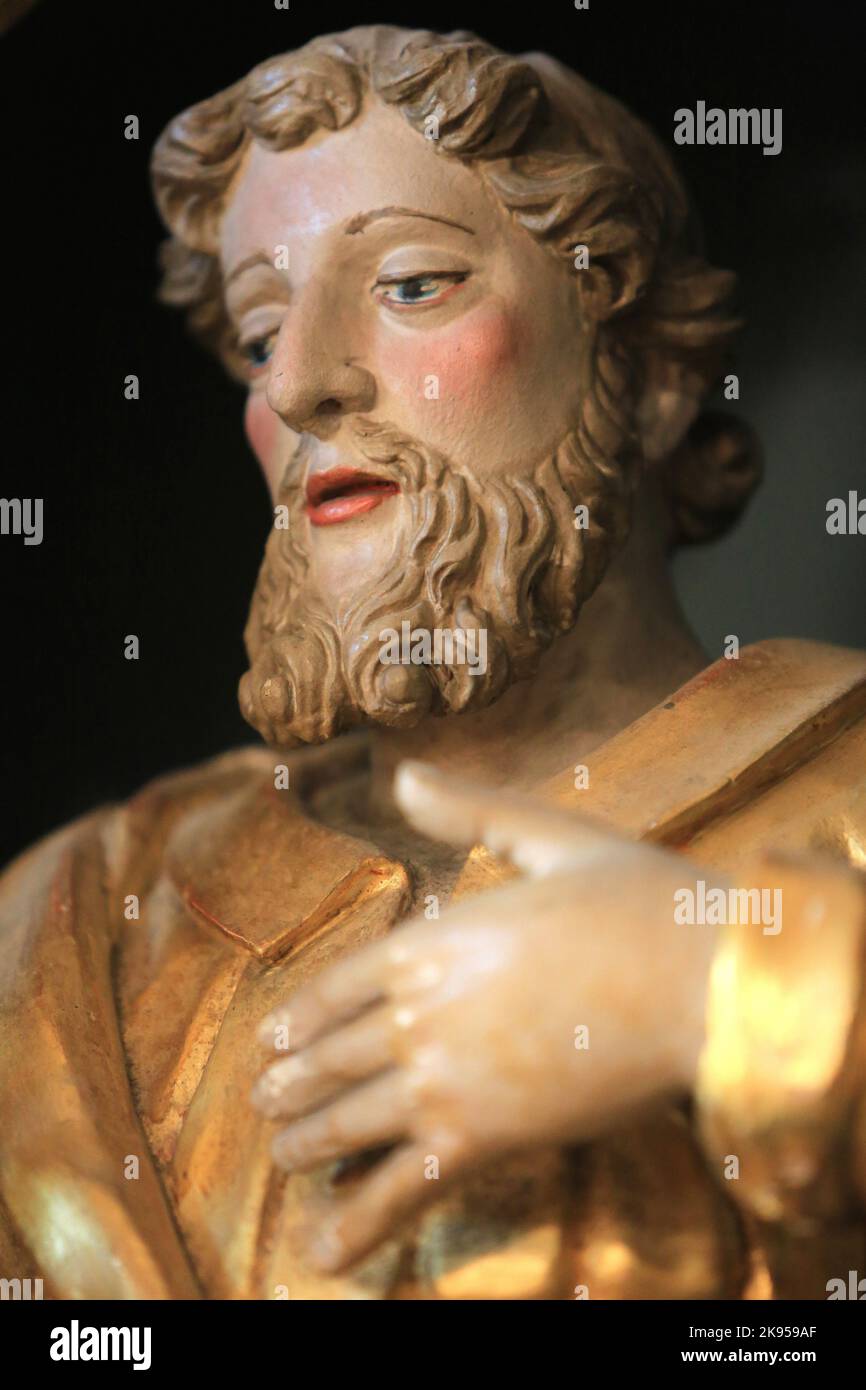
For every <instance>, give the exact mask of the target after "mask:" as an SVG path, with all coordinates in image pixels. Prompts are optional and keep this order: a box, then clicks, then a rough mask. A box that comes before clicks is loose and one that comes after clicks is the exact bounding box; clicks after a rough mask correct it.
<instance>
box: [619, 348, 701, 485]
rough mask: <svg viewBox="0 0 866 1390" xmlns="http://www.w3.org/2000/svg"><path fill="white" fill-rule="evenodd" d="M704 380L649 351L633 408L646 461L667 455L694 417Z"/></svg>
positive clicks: (654, 461) (657, 459)
mask: <svg viewBox="0 0 866 1390" xmlns="http://www.w3.org/2000/svg"><path fill="white" fill-rule="evenodd" d="M705 390H706V385H705V383H704V382H703V381H702V380H701V378H700V377H699V376H697V375H696V373H695V372H693V371H692V372H690V371H689V370H688V369H687V368H686V367H685V366H683V364H682V363H680V362H672V361H671V360H670V358H667V359H665V358H662V357H659V356H658V355H657V354H653V355H652V356H651V357H650V359H649V362H648V364H647V374H646V381H645V384H644V389H643V393H642V395H641V399H640V402H639V404H638V408H637V416H636V419H637V427H638V433H639V435H640V440H641V447H642V450H643V456H644V458H645V459H646V461H647V462H648V463H657V462H659V460H661V459H664V458H667V457H668V455H670V454H672V453H673V451H674V449H676V448H677V446H678V445H679V444H680V443H681V442H682V440H683V439H684V438H685V436H686V434H687V432H688V430H689V429H690V428H691V426H692V425H693V424H694V422H695V420H696V419H697V416H698V413H699V411H700V408H701V397H702V396H703V394H704V392H705Z"/></svg>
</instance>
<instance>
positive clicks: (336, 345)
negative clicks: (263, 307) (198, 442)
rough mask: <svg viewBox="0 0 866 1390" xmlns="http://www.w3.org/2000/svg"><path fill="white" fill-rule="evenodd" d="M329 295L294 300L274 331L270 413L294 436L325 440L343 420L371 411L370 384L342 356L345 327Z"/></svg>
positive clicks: (353, 360)
mask: <svg viewBox="0 0 866 1390" xmlns="http://www.w3.org/2000/svg"><path fill="white" fill-rule="evenodd" d="M329 301H330V296H329V295H325V294H321V295H316V294H310V295H307V296H304V297H303V298H301V299H298V300H296V301H295V303H293V304H292V305H291V306H290V307H289V309H288V312H287V313H286V316H285V318H284V319H283V322H282V324H281V326H280V331H279V333H278V335H277V340H276V343H275V345H274V351H273V355H272V358H271V364H270V372H269V374H268V387H267V399H268V404H269V406H270V407H271V409H272V410H273V411H275V412H276V414H277V415H279V416H280V418H281V419H282V420H283V421H284V422H285V424H287V425H288V426H289V428H290V429H292V430H295V431H296V433H298V434H305V433H306V434H315V435H317V436H319V437H320V438H327V437H328V436H329V435H330V434H332V433H333V432H334V431H335V429H337V428H338V426H339V422H340V419H341V418H342V416H344V415H348V414H352V413H354V412H359V411H369V410H371V409H372V407H373V405H374V403H375V399H376V383H375V379H374V377H373V375H372V373H371V372H369V371H368V370H367V369H366V367H362V366H361V365H360V364H359V362H358V360H357V358H354V357H349V356H347V355H346V348H347V345H348V343H349V332H348V325H346V323H345V321H344V317H343V315H341V314H340V313H339V309H338V306H337V305H334V304H331V303H330V302H329Z"/></svg>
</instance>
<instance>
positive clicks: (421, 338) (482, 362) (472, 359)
mask: <svg viewBox="0 0 866 1390" xmlns="http://www.w3.org/2000/svg"><path fill="white" fill-rule="evenodd" d="M521 347H522V344H521V335H520V330H519V327H518V325H517V323H516V322H515V321H514V319H513V318H512V317H511V316H510V315H508V314H506V313H504V312H503V311H502V310H500V309H491V310H488V311H484V312H478V313H475V314H471V315H469V316H468V317H467V318H465V319H462V320H458V321H457V322H455V323H453V324H450V325H449V326H448V327H447V328H444V329H442V330H440V332H438V333H435V334H434V333H431V334H419V335H418V338H417V341H415V340H413V341H411V342H410V343H407V341H406V340H405V339H403V340H401V341H400V342H394V343H393V344H391V345H389V348H388V349H387V350H386V351H385V353H384V354H383V356H384V361H383V367H384V369H385V371H386V372H387V374H388V377H389V378H390V379H391V380H392V381H393V382H394V383H395V385H396V386H397V388H398V390H399V391H400V394H401V395H402V394H404V393H407V394H408V393H411V392H412V391H414V392H415V393H416V394H417V395H418V396H419V397H420V398H421V399H422V400H423V399H424V398H425V391H426V388H427V386H428V378H429V377H431V376H435V377H437V378H438V382H439V387H438V398H439V400H440V401H468V400H472V399H475V400H477V398H478V396H479V395H480V394H482V393H485V392H487V391H495V390H496V389H497V388H500V389H501V387H502V385H503V378H510V376H511V374H512V372H513V371H514V368H515V367H516V365H517V359H518V355H519V351H520V349H521Z"/></svg>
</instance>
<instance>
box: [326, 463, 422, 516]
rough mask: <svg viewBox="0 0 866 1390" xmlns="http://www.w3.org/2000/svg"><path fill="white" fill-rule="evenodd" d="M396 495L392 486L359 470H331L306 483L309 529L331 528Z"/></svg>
mask: <svg viewBox="0 0 866 1390" xmlns="http://www.w3.org/2000/svg"><path fill="white" fill-rule="evenodd" d="M399 491H400V489H399V488H398V486H397V484H396V483H392V482H391V481H390V480H389V479H387V478H377V477H376V476H375V474H373V473H362V472H361V470H360V469H359V468H331V469H329V470H328V472H327V473H313V474H311V476H310V477H309V478H308V479H307V506H306V512H307V516H308V517H309V518H310V521H311V523H312V524H313V526H333V525H335V524H336V523H337V522H338V521H350V520H351V519H352V517H355V516H361V515H362V514H363V513H364V512H371V511H372V510H373V508H374V507H378V506H379V504H380V502H384V501H385V499H386V498H387V497H393V496H394V494H395V493H396V492H399Z"/></svg>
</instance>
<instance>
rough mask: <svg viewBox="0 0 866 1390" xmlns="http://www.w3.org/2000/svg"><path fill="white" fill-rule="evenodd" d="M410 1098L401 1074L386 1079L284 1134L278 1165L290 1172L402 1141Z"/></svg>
mask: <svg viewBox="0 0 866 1390" xmlns="http://www.w3.org/2000/svg"><path fill="white" fill-rule="evenodd" d="M409 1113H410V1103H409V1094H408V1090H407V1087H406V1084H405V1078H404V1076H403V1073H402V1072H399V1071H391V1072H386V1073H385V1075H384V1076H381V1077H379V1078H378V1079H377V1080H375V1081H370V1082H368V1083H367V1085H365V1086H356V1087H355V1088H354V1090H352V1091H349V1092H348V1093H347V1094H345V1095H343V1096H341V1097H340V1099H339V1100H335V1101H333V1102H332V1104H330V1105H326V1106H325V1107H324V1109H322V1110H317V1111H316V1112H315V1114H313V1115H307V1116H305V1117H304V1118H303V1119H300V1120H296V1121H295V1123H294V1124H292V1125H289V1127H288V1129H284V1130H281V1131H280V1133H279V1134H278V1135H277V1136H276V1138H275V1139H274V1141H273V1144H272V1145H271V1152H272V1154H273V1158H274V1162H275V1163H276V1164H277V1166H278V1167H280V1168H284V1169H286V1170H287V1171H288V1172H304V1170H305V1169H307V1168H315V1167H316V1166H317V1165H318V1164H320V1163H329V1162H330V1161H331V1160H332V1159H335V1158H345V1157H346V1156H347V1155H348V1154H354V1153H360V1152H361V1151H362V1150H363V1149H373V1148H377V1147H379V1146H380V1145H382V1144H390V1143H393V1142H394V1141H395V1140H397V1139H401V1138H402V1137H403V1135H404V1134H405V1132H406V1129H407V1127H408V1123H409Z"/></svg>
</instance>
